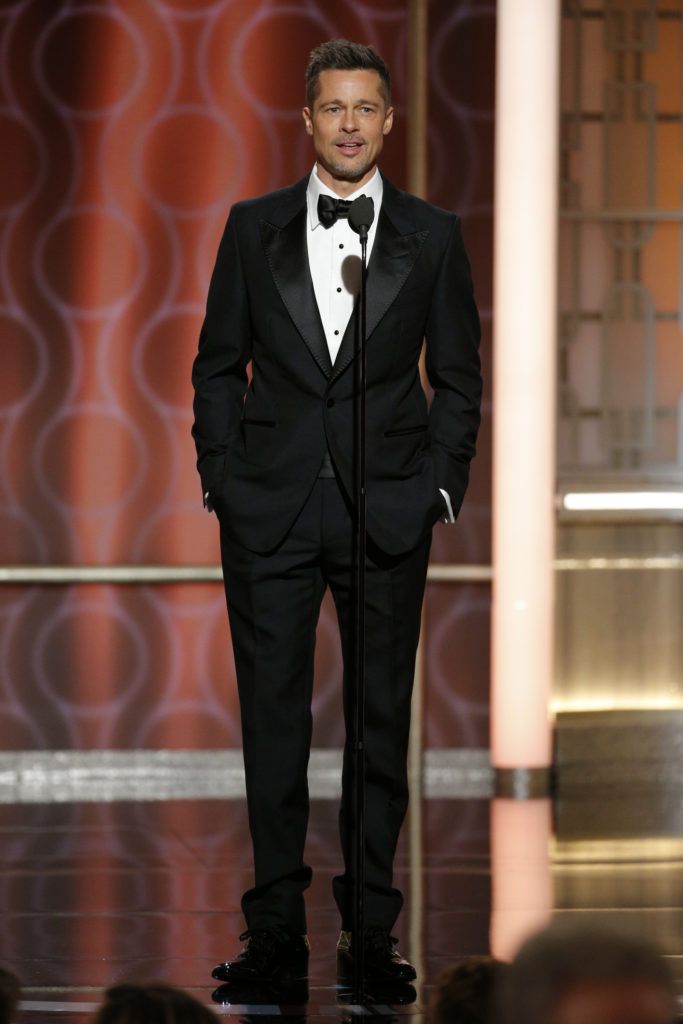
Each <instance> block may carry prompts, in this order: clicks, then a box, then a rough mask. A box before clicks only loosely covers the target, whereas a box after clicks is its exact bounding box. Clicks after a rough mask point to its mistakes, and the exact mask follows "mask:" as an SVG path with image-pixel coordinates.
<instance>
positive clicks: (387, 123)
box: [382, 107, 394, 135]
mask: <svg viewBox="0 0 683 1024" xmlns="http://www.w3.org/2000/svg"><path fill="white" fill-rule="evenodd" d="M393 123H394V108H393V107H387V112H386V114H385V115H384V124H383V125H382V135H388V134H389V132H390V131H391V126H392V125H393Z"/></svg>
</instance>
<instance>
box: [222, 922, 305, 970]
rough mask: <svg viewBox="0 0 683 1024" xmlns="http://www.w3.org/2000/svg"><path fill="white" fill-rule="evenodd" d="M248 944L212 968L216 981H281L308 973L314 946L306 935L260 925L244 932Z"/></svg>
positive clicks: (242, 935) (242, 936) (243, 936)
mask: <svg viewBox="0 0 683 1024" xmlns="http://www.w3.org/2000/svg"><path fill="white" fill-rule="evenodd" d="M240 939H241V940H242V941H243V942H244V941H245V940H246V945H245V947H244V948H243V949H242V951H241V952H240V953H239V954H238V955H237V956H236V957H235V959H234V960H227V961H226V962H225V963H223V964H218V966H217V967H214V969H213V971H212V972H211V977H212V978H215V979H216V981H224V982H239V983H240V984H244V983H247V984H264V983H266V984H268V983H270V984H281V983H283V982H289V981H297V980H300V979H302V978H305V977H306V976H307V975H308V954H309V950H310V946H309V944H308V939H307V938H306V936H305V935H289V934H288V933H287V932H281V931H276V930H275V929H271V928H256V929H254V930H253V931H246V932H243V933H242V934H241V935H240Z"/></svg>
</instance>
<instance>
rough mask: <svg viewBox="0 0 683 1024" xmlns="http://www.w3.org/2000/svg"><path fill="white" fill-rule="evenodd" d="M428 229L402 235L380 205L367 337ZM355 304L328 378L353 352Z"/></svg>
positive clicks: (340, 370) (409, 267)
mask: <svg viewBox="0 0 683 1024" xmlns="http://www.w3.org/2000/svg"><path fill="white" fill-rule="evenodd" d="M428 234H429V232H428V231H415V232H412V233H411V234H406V235H403V234H401V232H400V231H399V230H398V229H397V228H396V227H395V226H394V224H393V222H392V220H391V219H390V217H389V215H388V214H387V212H386V210H385V204H384V202H382V208H381V210H380V214H379V223H378V224H377V234H376V235H375V242H374V245H373V247H372V253H371V254H370V261H369V263H368V297H367V310H366V329H367V337H368V340H369V339H370V337H371V335H372V332H373V331H374V330H375V328H376V327H377V325H378V323H379V322H380V320H381V319H382V317H383V316H384V314H385V313H386V311H387V310H388V309H389V307H390V306H391V304H392V302H394V301H395V299H396V297H397V296H398V293H399V292H400V290H401V288H402V287H403V285H404V283H405V281H406V278H407V277H408V274H409V273H410V271H411V270H412V269H413V265H414V263H415V260H416V259H417V258H418V256H419V255H420V251H421V249H422V246H423V245H424V243H425V239H426V238H427V235H428ZM357 307H358V304H357V303H356V308H355V309H354V313H353V316H352V317H351V319H350V320H349V323H348V326H347V328H346V331H345V332H344V337H343V339H342V343H341V345H340V346H339V352H338V354H337V358H336V359H335V361H334V370H333V373H332V379H333V380H334V379H335V378H337V377H338V376H339V375H340V374H341V373H343V372H344V370H345V369H346V367H347V366H348V365H349V363H350V362H351V360H352V359H353V357H354V355H355V350H356V321H357V315H356V310H357Z"/></svg>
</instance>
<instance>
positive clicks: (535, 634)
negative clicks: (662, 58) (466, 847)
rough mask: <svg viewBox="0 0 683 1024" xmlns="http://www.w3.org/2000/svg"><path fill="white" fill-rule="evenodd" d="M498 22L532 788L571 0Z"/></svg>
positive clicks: (517, 747)
mask: <svg viewBox="0 0 683 1024" xmlns="http://www.w3.org/2000/svg"><path fill="white" fill-rule="evenodd" d="M497 25H498V27H497V73H496V78H497V80H496V156H495V221H494V224H495V228H494V230H495V244H494V252H495V256H494V304H493V322H494V376H493V397H494V407H493V427H494V430H493V478H494V483H493V504H494V508H493V523H494V525H493V566H494V588H493V630H492V675H493V680H492V687H493V692H492V737H491V746H492V758H493V764H494V766H495V767H496V769H498V774H499V780H500V779H501V778H502V779H503V780H504V779H505V777H506V775H507V776H509V777H508V783H509V782H512V789H513V790H514V789H515V788H517V789H519V785H518V783H520V782H521V788H522V790H523V789H524V782H523V780H524V779H525V778H526V779H527V782H528V780H529V778H533V777H534V774H536V777H537V778H540V777H541V775H542V774H543V773H544V772H545V773H546V774H547V769H548V767H549V765H550V761H551V741H550V740H551V733H550V721H549V698H550V688H551V679H552V663H553V569H552V561H553V554H554V490H555V388H556V383H555V350H556V266H557V219H558V199H557V181H558V144H559V84H558V83H559V32H560V4H559V0H498V22H497ZM530 771H531V773H532V775H529V772H530ZM510 773H511V774H510ZM525 773H526V774H525ZM505 788H510V787H509V786H506V785H505V784H504V785H503V789H505ZM527 788H528V787H527ZM531 788H532V789H533V788H534V787H533V786H532V787H531ZM520 795H522V793H521V792H520Z"/></svg>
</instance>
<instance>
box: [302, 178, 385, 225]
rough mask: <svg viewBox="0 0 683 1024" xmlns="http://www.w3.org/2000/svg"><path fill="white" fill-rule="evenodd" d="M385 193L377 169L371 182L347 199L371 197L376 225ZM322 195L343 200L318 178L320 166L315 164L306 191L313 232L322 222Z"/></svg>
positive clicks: (309, 221)
mask: <svg viewBox="0 0 683 1024" xmlns="http://www.w3.org/2000/svg"><path fill="white" fill-rule="evenodd" d="M383 191H384V183H383V181H382V175H381V174H380V173H379V170H378V169H377V168H375V173H374V174H373V176H372V177H371V178H370V181H366V182H365V184H364V185H363V186H362V187H361V188H359V189H356V191H355V192H352V193H351V195H350V196H346V198H347V199H348V200H349V201H350V202H352V201H353V200H354V199H357V198H358V196H363V195H365V196H369V197H370V199H372V201H373V203H374V205H375V223H377V214H378V213H379V208H380V206H381V205H382V193H383ZM321 195H328V196H334V198H335V199H339V198H341V197H340V196H338V195H336V193H335V192H333V191H332V189H331V188H328V187H327V185H325V184H324V183H323V182H322V181H321V180H320V178H319V177H318V165H317V164H315V166H314V167H313V170H312V171H311V175H310V177H309V179H308V188H307V189H306V202H307V204H308V223H309V226H310V229H311V231H313V230H314V229H315V228H317V227H318V225H319V224H320V221H319V220H318V196H321Z"/></svg>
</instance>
